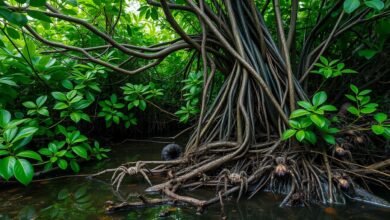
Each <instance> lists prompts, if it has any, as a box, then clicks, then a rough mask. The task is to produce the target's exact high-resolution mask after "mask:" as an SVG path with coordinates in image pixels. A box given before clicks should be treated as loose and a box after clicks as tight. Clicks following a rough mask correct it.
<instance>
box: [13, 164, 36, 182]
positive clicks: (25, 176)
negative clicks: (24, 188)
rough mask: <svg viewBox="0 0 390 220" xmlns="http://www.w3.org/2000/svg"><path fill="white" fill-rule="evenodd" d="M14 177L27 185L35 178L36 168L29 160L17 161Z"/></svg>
mask: <svg viewBox="0 0 390 220" xmlns="http://www.w3.org/2000/svg"><path fill="white" fill-rule="evenodd" d="M14 175H15V178H16V179H17V180H18V181H19V182H21V183H22V184H24V185H27V184H29V183H30V182H31V180H32V178H33V176H34V168H33V166H32V165H31V163H30V162H28V161H27V160H25V159H17V160H16V162H15V166H14Z"/></svg>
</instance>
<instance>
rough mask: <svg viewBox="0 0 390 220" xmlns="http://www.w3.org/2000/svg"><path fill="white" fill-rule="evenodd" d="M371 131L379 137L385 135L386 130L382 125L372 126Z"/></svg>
mask: <svg viewBox="0 0 390 220" xmlns="http://www.w3.org/2000/svg"><path fill="white" fill-rule="evenodd" d="M371 130H372V132H374V133H375V134H377V135H380V134H383V132H385V128H384V127H383V126H381V125H373V126H371Z"/></svg>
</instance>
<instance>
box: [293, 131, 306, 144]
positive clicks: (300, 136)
mask: <svg viewBox="0 0 390 220" xmlns="http://www.w3.org/2000/svg"><path fill="white" fill-rule="evenodd" d="M295 137H296V138H297V140H298V141H299V142H302V141H303V139H305V131H304V130H300V131H298V132H297V133H296V134H295Z"/></svg>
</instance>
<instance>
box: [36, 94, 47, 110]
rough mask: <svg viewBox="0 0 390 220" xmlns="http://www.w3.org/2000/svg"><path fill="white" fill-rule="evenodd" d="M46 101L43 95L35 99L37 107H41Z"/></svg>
mask: <svg viewBox="0 0 390 220" xmlns="http://www.w3.org/2000/svg"><path fill="white" fill-rule="evenodd" d="M46 100H47V96H45V95H44V96H40V97H38V98H37V100H36V103H37V105H38V106H39V107H41V106H42V105H43V104H45V102H46Z"/></svg>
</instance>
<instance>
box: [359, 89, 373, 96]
mask: <svg viewBox="0 0 390 220" xmlns="http://www.w3.org/2000/svg"><path fill="white" fill-rule="evenodd" d="M370 92H372V90H369V89H365V90H363V91H361V92H359V95H367V94H369V93H370Z"/></svg>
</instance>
